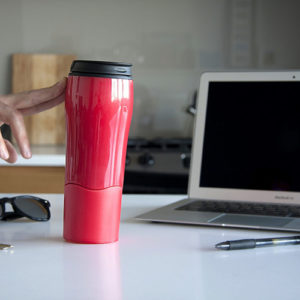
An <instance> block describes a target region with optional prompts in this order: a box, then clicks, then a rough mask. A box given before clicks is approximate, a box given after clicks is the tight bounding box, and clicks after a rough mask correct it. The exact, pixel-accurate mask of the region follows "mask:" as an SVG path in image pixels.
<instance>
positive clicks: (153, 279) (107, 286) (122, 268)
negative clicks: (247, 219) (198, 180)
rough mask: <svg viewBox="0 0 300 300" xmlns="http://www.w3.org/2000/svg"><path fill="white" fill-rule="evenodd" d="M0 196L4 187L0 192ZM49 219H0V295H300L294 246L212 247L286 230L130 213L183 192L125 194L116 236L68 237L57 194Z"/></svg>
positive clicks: (114, 298)
mask: <svg viewBox="0 0 300 300" xmlns="http://www.w3.org/2000/svg"><path fill="white" fill-rule="evenodd" d="M0 196H3V195H0ZM41 196H42V197H44V198H46V199H48V200H50V202H51V212H52V218H51V220H50V221H49V222H45V223H44V222H32V221H27V220H25V219H20V220H18V221H13V222H4V221H3V222H0V223H1V224H0V226H1V231H0V242H1V243H11V244H13V245H14V248H13V250H6V251H3V250H2V251H0V266H1V268H0V282H1V291H0V299H30V300H35V299H38V300H40V299H51V300H55V299H72V300H76V299H78V300H86V299H101V300H121V299H123V300H127V299H128V300H135V299H136V300H142V299H143V300H144V299H149V300H150V299H151V300H156V299H159V300H160V299H162V300H168V299H170V300H175V299H178V300H185V299H188V300H193V299H205V300H206V299H207V300H218V299H222V300H226V299H230V300H234V299H243V300H247V299H249V300H253V299H255V300H260V299H262V300H266V299H272V300H274V299H278V300H279V299H280V300H283V299H284V300H289V299H299V297H300V284H299V273H300V246H282V247H271V248H260V249H251V250H238V251H221V250H215V249H214V245H215V244H216V243H218V242H222V241H225V240H232V239H241V238H262V237H270V236H284V235H287V234H286V233H278V232H266V231H254V230H252V231H250V230H236V229H234V230H233V229H223V228H219V229H218V228H208V227H207V228H206V227H197V226H186V225H169V224H155V223H146V222H141V221H137V220H135V219H134V216H136V215H138V214H140V213H143V212H146V211H149V210H151V209H154V208H157V207H159V206H162V205H165V204H168V203H171V202H174V201H175V200H179V199H180V198H181V196H160V195H155V196H151V195H147V196H144V195H124V196H123V206H122V218H121V219H122V220H121V226H120V240H119V242H116V243H113V244H106V245H80V244H71V243H67V242H65V241H64V240H63V238H62V226H63V223H62V219H63V195H53V194H52V195H41Z"/></svg>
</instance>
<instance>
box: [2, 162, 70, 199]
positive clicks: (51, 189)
mask: <svg viewBox="0 0 300 300" xmlns="http://www.w3.org/2000/svg"><path fill="white" fill-rule="evenodd" d="M64 180H65V168H64V167H31V166H24V167H21V166H20V167H13V166H7V167H6V166H1V167H0V182H1V184H0V193H16V194H18V193H22V194H25V193H30V194H32V193H55V194H56V193H63V192H64Z"/></svg>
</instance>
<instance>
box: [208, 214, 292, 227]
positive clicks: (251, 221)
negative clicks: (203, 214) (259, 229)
mask: <svg viewBox="0 0 300 300" xmlns="http://www.w3.org/2000/svg"><path fill="white" fill-rule="evenodd" d="M290 221H291V220H290V219H287V218H282V217H265V216H249V215H234V214H223V215H220V217H217V218H214V219H212V220H211V221H209V223H212V224H225V225H226V224H228V225H230V224H232V225H248V226H268V227H282V226H284V225H286V224H287V223H289V222H290Z"/></svg>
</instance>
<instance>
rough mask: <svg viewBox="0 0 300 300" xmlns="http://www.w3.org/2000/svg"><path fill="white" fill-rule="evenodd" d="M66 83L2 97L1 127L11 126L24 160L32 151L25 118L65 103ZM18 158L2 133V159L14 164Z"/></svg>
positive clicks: (0, 142) (62, 81)
mask: <svg viewBox="0 0 300 300" xmlns="http://www.w3.org/2000/svg"><path fill="white" fill-rule="evenodd" d="M66 83H67V79H66V78H64V79H62V80H61V81H59V82H57V83H56V84H55V85H53V86H51V87H48V88H44V89H38V90H32V91H28V92H23V93H18V94H11V95H3V96H0V126H1V125H3V124H4V123H5V124H7V125H9V126H10V128H11V131H12V134H13V136H14V137H15V139H16V142H17V144H18V147H19V149H20V153H21V155H22V156H23V157H24V158H31V150H30V145H29V140H28V136H27V132H26V128H25V124H24V119H23V116H26V115H32V114H36V113H39V112H41V111H44V110H47V109H50V108H52V107H54V106H56V105H58V104H60V103H61V102H63V101H64V99H65V88H66ZM17 157H18V156H17V152H16V150H15V148H14V146H13V145H12V144H11V143H10V142H9V141H8V140H6V139H4V138H3V137H2V135H1V132H0V158H2V159H4V160H6V161H7V162H9V163H14V162H16V160H17Z"/></svg>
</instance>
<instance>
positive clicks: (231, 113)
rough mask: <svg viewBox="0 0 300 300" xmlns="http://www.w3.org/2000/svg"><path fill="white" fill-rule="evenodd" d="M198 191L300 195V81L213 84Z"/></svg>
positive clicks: (210, 85)
mask: <svg viewBox="0 0 300 300" xmlns="http://www.w3.org/2000/svg"><path fill="white" fill-rule="evenodd" d="M200 172H201V174H200V187H207V188H215V187H217V188H226V189H227V188H229V189H247V190H265V191H267V190H269V191H294V192H299V191H300V82H295V81H294V82H292V81H285V82H274V81H272V82H271V81H269V82H268V81H257V82H253V81H252V82H242V81H240V82H238V81H234V82H232V81H228V82H225V81H224V82H219V81H217V82H210V83H209V86H208V99H207V108H206V121H205V130H204V141H203V153H202V161H201V171H200Z"/></svg>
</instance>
